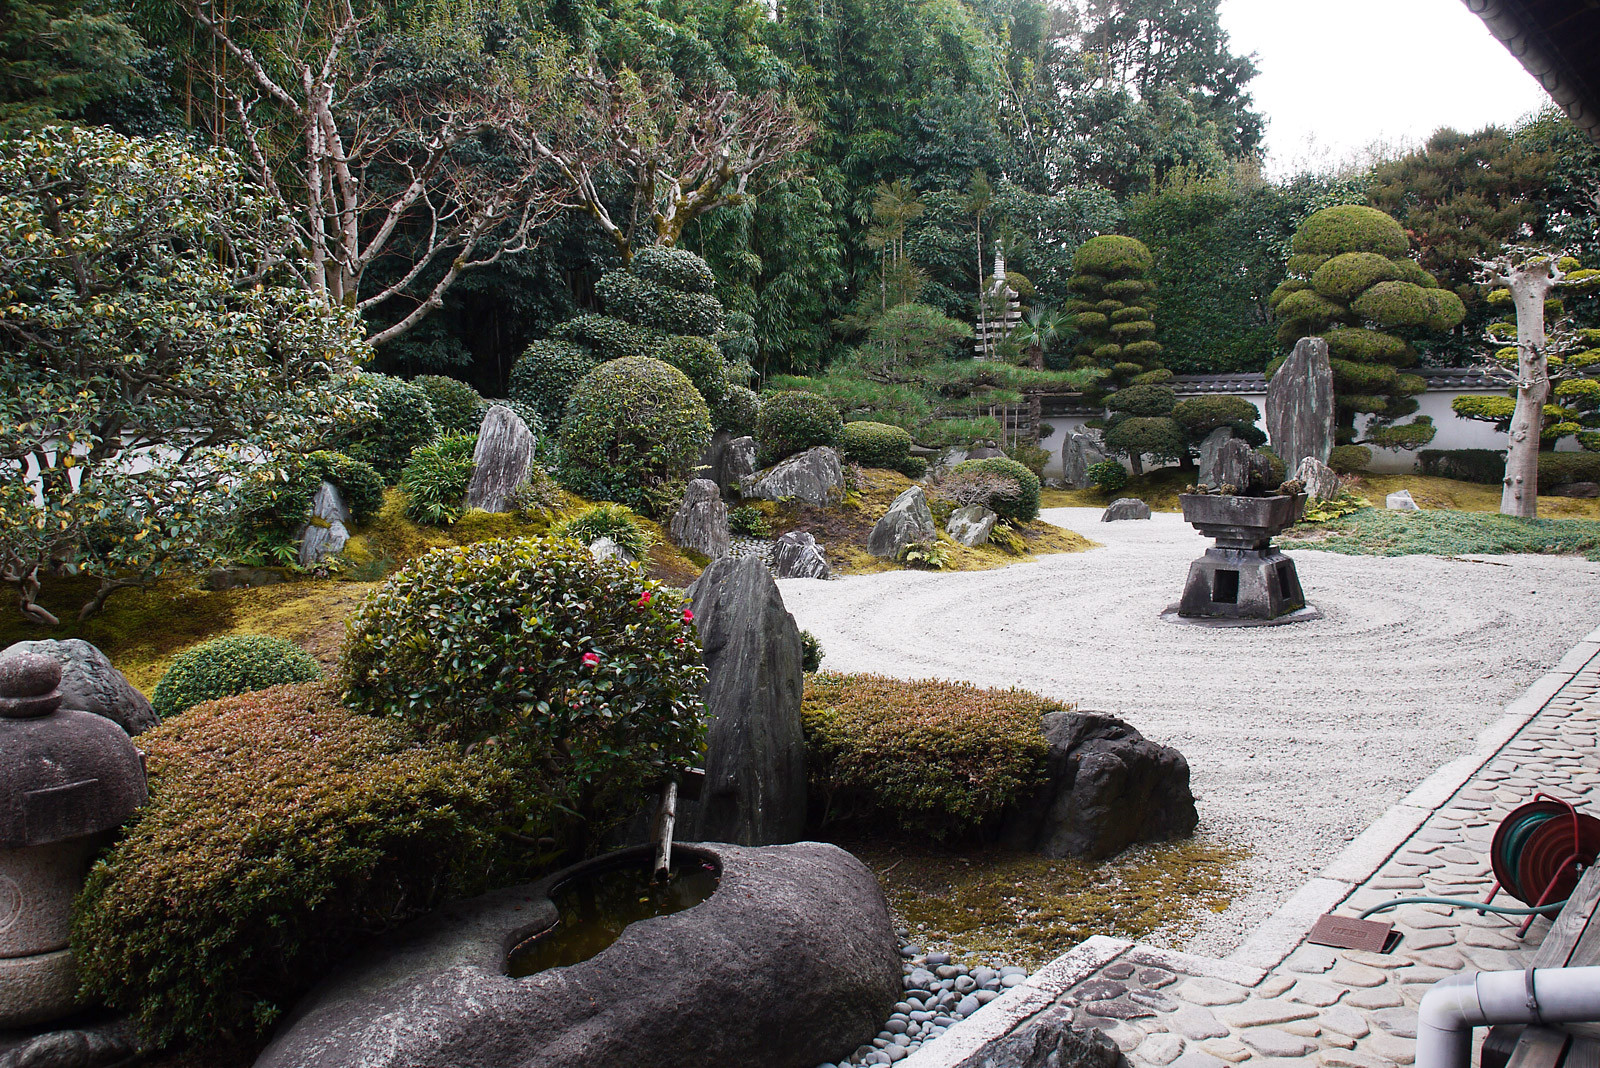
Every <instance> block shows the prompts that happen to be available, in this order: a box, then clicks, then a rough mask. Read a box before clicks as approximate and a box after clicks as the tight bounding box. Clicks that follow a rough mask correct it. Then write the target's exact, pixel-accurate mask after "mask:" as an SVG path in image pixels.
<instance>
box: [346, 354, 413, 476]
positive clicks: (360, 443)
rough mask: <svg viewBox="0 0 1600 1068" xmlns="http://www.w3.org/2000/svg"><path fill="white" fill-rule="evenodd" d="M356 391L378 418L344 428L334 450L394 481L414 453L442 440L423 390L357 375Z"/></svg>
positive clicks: (382, 377) (376, 376) (386, 378)
mask: <svg viewBox="0 0 1600 1068" xmlns="http://www.w3.org/2000/svg"><path fill="white" fill-rule="evenodd" d="M355 389H356V390H357V392H358V393H360V394H361V395H362V396H363V398H364V399H366V400H368V401H369V402H371V403H372V405H373V406H374V411H375V414H373V415H370V416H363V417H362V418H361V419H359V420H357V421H356V422H354V423H351V424H348V425H346V426H345V427H343V428H341V429H340V430H339V432H338V433H337V434H336V435H335V438H334V442H333V445H334V448H336V449H337V450H339V451H340V452H343V453H344V454H345V455H347V456H349V457H351V458H352V459H356V460H360V461H361V462H362V463H366V464H371V465H372V467H373V469H375V470H376V471H377V472H378V474H380V475H382V476H383V477H384V478H387V479H393V478H394V477H396V476H397V475H399V474H400V469H401V468H403V467H404V466H405V465H406V461H407V460H408V459H409V458H410V456H411V450H413V449H415V448H417V447H419V446H422V445H426V444H428V443H429V442H430V441H433V440H434V439H436V438H437V437H438V436H439V433H440V431H439V421H438V420H437V419H436V418H434V414H433V405H432V404H431V403H429V401H428V395H427V394H426V393H425V392H423V390H422V389H421V387H419V386H417V385H414V384H413V383H411V382H405V381H402V380H401V379H398V378H391V377H390V376H388V375H380V374H373V373H371V372H367V373H364V374H361V375H358V376H357V377H356V379H355Z"/></svg>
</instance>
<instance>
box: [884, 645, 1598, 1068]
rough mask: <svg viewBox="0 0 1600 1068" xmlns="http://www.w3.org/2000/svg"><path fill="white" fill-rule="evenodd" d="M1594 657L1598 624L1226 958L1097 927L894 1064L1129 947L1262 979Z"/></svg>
mask: <svg viewBox="0 0 1600 1068" xmlns="http://www.w3.org/2000/svg"><path fill="white" fill-rule="evenodd" d="M1597 657H1600V628H1597V629H1595V630H1594V631H1592V632H1590V633H1589V634H1588V635H1587V636H1586V637H1585V638H1584V639H1583V640H1582V641H1580V642H1578V643H1577V644H1576V645H1574V646H1573V647H1572V648H1571V649H1569V650H1567V652H1566V654H1565V655H1563V656H1562V658H1561V659H1560V660H1559V661H1557V662H1556V664H1555V666H1554V667H1552V668H1551V669H1550V670H1549V671H1547V672H1545V673H1544V674H1543V675H1541V676H1540V677H1539V678H1538V679H1536V680H1534V682H1533V684H1532V685H1530V686H1529V687H1528V688H1527V689H1526V690H1524V691H1523V692H1522V694H1521V695H1520V696H1519V697H1517V698H1516V699H1514V700H1513V701H1512V702H1511V703H1510V704H1509V705H1507V706H1506V707H1505V710H1504V711H1503V712H1501V714H1500V715H1498V716H1496V717H1495V718H1494V719H1492V720H1490V721H1489V723H1488V724H1486V725H1485V726H1484V728H1483V729H1482V730H1480V731H1479V732H1478V734H1477V736H1476V738H1475V739H1474V743H1475V744H1474V746H1473V750H1472V752H1470V753H1468V754H1466V755H1464V756H1460V757H1457V758H1456V759H1454V760H1452V761H1450V762H1448V763H1446V764H1444V765H1443V766H1442V767H1440V768H1439V769H1438V770H1436V771H1435V772H1434V773H1433V774H1432V775H1429V776H1428V777H1427V778H1426V779H1424V780H1422V782H1420V783H1418V784H1417V785H1416V786H1415V787H1414V788H1413V789H1412V790H1411V791H1410V792H1409V793H1408V794H1406V796H1405V797H1403V798H1401V799H1400V800H1399V801H1398V802H1396V803H1395V804H1393V805H1391V806H1390V807H1389V808H1388V809H1387V810H1386V811H1385V812H1384V813H1383V815H1381V816H1379V817H1378V818H1377V820H1375V821H1374V822H1373V823H1372V824H1371V826H1369V827H1368V828H1367V829H1366V830H1365V831H1363V832H1361V834H1359V835H1357V836H1356V838H1355V840H1354V841H1352V842H1351V843H1350V844H1349V845H1348V846H1346V847H1345V848H1344V850H1343V851H1342V852H1341V853H1340V854H1339V855H1338V856H1337V857H1335V858H1334V860H1333V861H1332V863H1330V864H1328V866H1327V867H1325V868H1323V870H1322V871H1321V872H1320V873H1318V875H1317V876H1316V877H1315V878H1313V879H1312V880H1311V881H1309V882H1307V883H1306V884H1305V885H1303V886H1301V887H1300V889H1299V890H1297V891H1295V892H1294V894H1292V895H1290V897H1289V899H1288V900H1287V901H1285V902H1284V903H1283V904H1282V905H1280V906H1279V907H1278V909H1277V911H1275V912H1274V913H1273V914H1272V915H1271V916H1269V917H1267V919H1266V920H1264V921H1263V922H1262V923H1261V924H1260V925H1258V926H1257V928H1256V929H1255V931H1254V932H1252V933H1251V934H1250V936H1249V937H1248V938H1246V939H1245V940H1244V942H1243V943H1241V944H1240V946H1239V947H1238V948H1237V949H1235V950H1234V951H1233V952H1232V953H1230V954H1229V955H1228V956H1227V957H1224V958H1221V959H1218V958H1215V957H1202V956H1198V955H1194V954H1189V953H1183V952H1180V951H1177V950H1168V949H1157V948H1154V947H1151V946H1142V945H1138V944H1137V943H1134V942H1129V941H1126V940H1124V939H1120V938H1109V937H1106V936H1105V935H1094V936H1092V937H1090V938H1088V939H1085V940H1084V941H1082V942H1080V943H1078V945H1076V946H1074V947H1073V948H1072V949H1070V950H1068V951H1067V952H1066V953H1063V954H1062V955H1061V956H1059V957H1057V958H1056V959H1055V960H1053V961H1051V962H1050V963H1049V964H1046V965H1045V966H1044V967H1043V968H1041V969H1039V970H1038V971H1037V972H1035V973H1034V974H1033V975H1031V976H1029V977H1028V979H1027V981H1026V982H1024V983H1021V984H1020V985H1018V986H1015V987H1013V988H1012V989H1010V990H1008V991H1006V992H1005V993H1004V994H1002V995H1001V996H1000V997H998V998H996V999H994V1000H993V1001H991V1002H989V1003H988V1004H987V1005H984V1006H983V1007H982V1008H980V1009H979V1010H978V1011H977V1012H975V1013H973V1014H972V1015H971V1016H969V1017H967V1018H966V1019H964V1020H962V1021H961V1022H960V1023H957V1024H955V1025H954V1026H952V1027H951V1028H950V1029H949V1030H948V1031H946V1032H945V1033H944V1035H942V1036H941V1037H940V1038H939V1039H938V1040H937V1041H934V1042H931V1043H928V1044H927V1045H924V1046H922V1047H921V1048H919V1049H918V1050H917V1051H916V1052H915V1053H913V1054H911V1055H910V1056H909V1057H907V1058H905V1059H904V1060H903V1061H901V1062H899V1064H900V1068H958V1066H959V1065H960V1064H961V1063H962V1062H963V1061H964V1060H966V1059H967V1058H968V1057H970V1056H971V1055H972V1054H974V1053H977V1052H978V1051H979V1050H981V1049H982V1048H983V1047H984V1046H985V1045H987V1044H988V1043H990V1042H993V1041H995V1040H996V1039H999V1038H1002V1037H1004V1036H1005V1035H1006V1034H1008V1033H1010V1032H1011V1031H1012V1030H1014V1029H1015V1028H1016V1027H1018V1026H1019V1025H1020V1024H1022V1023H1023V1022H1025V1021H1026V1020H1027V1019H1028V1018H1029V1017H1031V1016H1034V1015H1036V1014H1037V1013H1039V1012H1041V1011H1043V1010H1044V1009H1047V1008H1049V1007H1050V1005H1052V1004H1053V1003H1054V1002H1055V1000H1056V999H1057V998H1059V997H1060V996H1061V995H1062V994H1064V993H1066V991H1067V990H1069V989H1070V988H1072V987H1073V986H1076V985H1077V984H1078V983H1080V982H1082V981H1083V980H1084V979H1087V978H1089V976H1091V975H1093V974H1094V973H1095V972H1097V971H1099V970H1100V969H1101V968H1103V967H1105V966H1106V965H1107V964H1110V963H1111V962H1112V961H1114V960H1115V959H1116V958H1118V957H1120V956H1122V955H1123V954H1124V953H1127V952H1129V951H1130V950H1134V949H1137V951H1138V954H1139V958H1140V960H1141V961H1142V962H1145V963H1152V964H1154V963H1161V962H1166V963H1168V964H1169V965H1170V966H1172V969H1173V970H1175V971H1180V972H1183V973H1184V974H1188V975H1197V976H1209V977H1212V978H1216V979H1224V980H1227V981H1229V982H1233V983H1236V984H1238V985H1240V986H1244V987H1254V986H1256V985H1258V984H1260V983H1261V982H1262V981H1263V980H1264V979H1265V978H1266V976H1267V974H1268V973H1269V972H1270V971H1271V970H1272V969H1273V968H1276V967H1277V966H1278V965H1279V964H1281V963H1282V962H1283V960H1284V959H1285V958H1286V957H1288V956H1289V954H1290V953H1292V952H1294V950H1295V949H1296V948H1297V947H1298V946H1299V945H1300V944H1301V943H1302V942H1303V941H1305V937H1306V935H1307V934H1308V933H1310V930H1311V925H1312V924H1314V923H1315V922H1316V920H1317V917H1319V916H1321V915H1322V914H1323V913H1326V912H1331V911H1332V910H1333V909H1334V908H1336V907H1338V905H1339V903H1340V902H1342V901H1344V900H1345V899H1346V898H1347V897H1349V896H1350V895H1351V894H1352V893H1354V892H1355V891H1356V890H1357V889H1359V888H1360V886H1361V885H1362V884H1363V883H1365V882H1366V881H1367V880H1368V879H1370V878H1371V877H1372V876H1373V875H1375V874H1376V873H1377V872H1378V870H1379V869H1380V868H1381V867H1382V866H1383V865H1384V864H1385V863H1387V862H1388V860H1389V858H1390V857H1392V856H1393V855H1394V854H1395V853H1396V852H1397V851H1398V850H1399V849H1400V848H1401V847H1402V846H1403V845H1404V844H1405V843H1406V842H1407V841H1408V840H1410V838H1411V836H1412V835H1413V834H1415V833H1416V832H1417V830H1418V829H1419V828H1420V827H1421V826H1422V824H1423V823H1424V822H1425V821H1426V820H1427V819H1428V818H1429V817H1430V816H1432V815H1433V814H1434V812H1435V811H1437V810H1438V809H1440V808H1442V807H1444V805H1445V804H1447V803H1448V802H1449V801H1450V800H1451V798H1453V797H1455V795H1456V793H1457V792H1458V791H1460V789H1461V788H1462V787H1463V786H1465V785H1466V784H1467V783H1468V782H1469V781H1470V780H1471V779H1472V778H1473V776H1475V775H1476V774H1477V773H1478V772H1479V771H1480V770H1481V769H1482V768H1483V767H1484V766H1485V765H1486V764H1488V763H1489V761H1491V760H1492V759H1494V757H1495V756H1496V754H1498V753H1499V752H1500V750H1501V749H1502V748H1504V746H1505V745H1506V743H1508V742H1509V741H1511V739H1512V738H1514V737H1516V735H1517V733H1518V732H1519V731H1521V730H1522V728H1523V727H1525V726H1526V725H1527V724H1528V722H1529V721H1530V720H1532V719H1533V717H1534V716H1536V715H1538V713H1539V712H1540V711H1542V710H1543V709H1544V707H1545V706H1546V705H1547V704H1549V703H1550V701H1551V699H1552V698H1554V697H1555V695H1556V694H1557V693H1558V692H1559V691H1560V690H1561V688H1562V687H1563V686H1565V685H1567V683H1569V682H1571V681H1572V679H1573V677H1574V676H1576V675H1577V674H1578V673H1579V672H1580V671H1582V670H1583V669H1584V668H1585V667H1587V666H1588V665H1589V663H1590V662H1591V661H1593V660H1594V659H1596V658H1597Z"/></svg>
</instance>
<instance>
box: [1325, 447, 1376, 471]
mask: <svg viewBox="0 0 1600 1068" xmlns="http://www.w3.org/2000/svg"><path fill="white" fill-rule="evenodd" d="M1371 462H1372V450H1371V449H1369V448H1367V447H1366V446H1365V445H1335V446H1334V447H1333V449H1332V450H1331V451H1330V452H1329V453H1328V466H1329V467H1331V468H1333V469H1334V470H1335V471H1337V472H1338V473H1339V474H1341V475H1353V474H1356V473H1357V472H1359V471H1365V470H1366V469H1367V465H1368V464H1370V463H1371Z"/></svg>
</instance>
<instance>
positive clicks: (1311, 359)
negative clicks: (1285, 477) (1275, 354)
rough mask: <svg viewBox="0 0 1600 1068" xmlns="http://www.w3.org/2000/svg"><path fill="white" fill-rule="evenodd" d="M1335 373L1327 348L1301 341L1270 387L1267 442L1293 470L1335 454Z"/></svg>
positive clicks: (1311, 340) (1315, 340) (1315, 341)
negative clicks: (1308, 461)
mask: <svg viewBox="0 0 1600 1068" xmlns="http://www.w3.org/2000/svg"><path fill="white" fill-rule="evenodd" d="M1333 415H1334V410H1333V370H1332V366H1331V365H1330V364H1329V362H1328V343H1327V342H1326V341H1324V340H1323V339H1322V338H1320V337H1303V338H1301V339H1300V340H1299V341H1298V342H1297V343H1296V344H1295V347H1294V351H1293V352H1291V353H1290V354H1289V358H1288V359H1286V360H1284V361H1283V366H1281V367H1279V368H1278V370H1277V373H1275V374H1274V375H1273V376H1272V381H1271V382H1269V383H1267V439H1268V441H1270V442H1271V443H1272V450H1273V451H1274V452H1276V453H1277V454H1278V458H1279V459H1281V460H1282V461H1283V462H1284V463H1285V464H1286V465H1288V468H1289V470H1291V471H1294V470H1297V469H1298V468H1299V466H1300V461H1301V460H1303V459H1305V458H1306V457H1308V456H1309V457H1311V458H1312V459H1314V460H1316V461H1317V462H1318V463H1324V464H1325V463H1327V462H1328V454H1329V453H1330V452H1332V451H1333Z"/></svg>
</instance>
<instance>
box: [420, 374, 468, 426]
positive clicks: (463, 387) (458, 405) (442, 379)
mask: <svg viewBox="0 0 1600 1068" xmlns="http://www.w3.org/2000/svg"><path fill="white" fill-rule="evenodd" d="M411 381H412V382H413V383H414V384H415V385H416V386H417V387H418V388H419V389H421V390H422V392H423V393H425V394H427V396H428V403H429V404H431V405H433V417H434V418H435V419H437V420H438V421H439V431H440V433H442V434H476V433H477V432H478V427H479V426H480V425H481V424H482V423H483V410H484V402H483V398H482V397H480V396H478V391H477V390H475V389H473V388H472V387H471V386H469V385H467V384H466V383H465V382H463V381H461V380H460V379H457V378H448V377H446V376H444V375H419V376H417V377H416V378H414V379H412V380H411Z"/></svg>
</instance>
